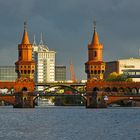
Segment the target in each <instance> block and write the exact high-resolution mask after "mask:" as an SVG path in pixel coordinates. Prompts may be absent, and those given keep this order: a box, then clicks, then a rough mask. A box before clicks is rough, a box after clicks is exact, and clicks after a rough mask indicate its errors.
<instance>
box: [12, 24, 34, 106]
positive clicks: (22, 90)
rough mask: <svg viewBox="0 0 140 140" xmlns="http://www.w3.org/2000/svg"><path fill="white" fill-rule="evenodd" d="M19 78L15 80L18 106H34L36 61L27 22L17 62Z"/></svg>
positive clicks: (19, 46)
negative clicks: (33, 56) (33, 58)
mask: <svg viewBox="0 0 140 140" xmlns="http://www.w3.org/2000/svg"><path fill="white" fill-rule="evenodd" d="M15 65H16V72H17V74H18V79H17V80H16V82H15V85H14V89H15V95H16V96H15V102H16V105H15V106H14V107H16V108H26V107H27V108H32V107H34V103H33V96H32V95H33V91H34V80H33V77H34V72H35V62H34V60H32V44H31V43H30V41H29V38H28V32H27V24H26V22H24V33H23V37H22V41H21V44H19V45H18V61H17V62H15Z"/></svg>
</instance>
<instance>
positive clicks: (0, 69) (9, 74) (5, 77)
mask: <svg viewBox="0 0 140 140" xmlns="http://www.w3.org/2000/svg"><path fill="white" fill-rule="evenodd" d="M16 79H17V73H16V72H15V66H0V81H3V82H6V81H7V82H11V81H15V80H16Z"/></svg>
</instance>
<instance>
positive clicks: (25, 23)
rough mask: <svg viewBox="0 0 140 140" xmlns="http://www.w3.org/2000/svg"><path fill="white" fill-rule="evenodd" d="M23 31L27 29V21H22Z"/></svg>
mask: <svg viewBox="0 0 140 140" xmlns="http://www.w3.org/2000/svg"><path fill="white" fill-rule="evenodd" d="M24 31H27V21H25V22H24Z"/></svg>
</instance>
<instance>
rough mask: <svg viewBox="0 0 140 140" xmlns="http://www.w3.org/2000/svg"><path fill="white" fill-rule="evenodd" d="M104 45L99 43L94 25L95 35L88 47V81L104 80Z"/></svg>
mask: <svg viewBox="0 0 140 140" xmlns="http://www.w3.org/2000/svg"><path fill="white" fill-rule="evenodd" d="M102 52H103V45H102V44H101V43H100V42H99V38H98V34H97V32H96V23H94V34H93V38H92V41H91V43H90V44H89V45H88V61H87V62H86V63H85V72H86V73H87V79H99V80H102V79H103V75H104V72H105V62H103V59H102Z"/></svg>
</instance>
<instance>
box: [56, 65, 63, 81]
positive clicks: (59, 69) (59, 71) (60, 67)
mask: <svg viewBox="0 0 140 140" xmlns="http://www.w3.org/2000/svg"><path fill="white" fill-rule="evenodd" d="M55 81H66V66H63V65H57V66H55Z"/></svg>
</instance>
